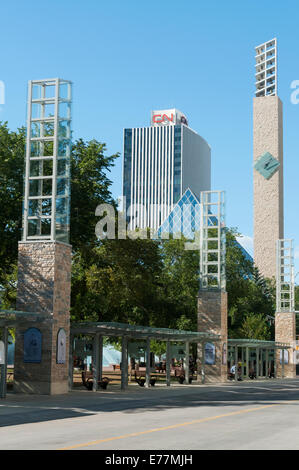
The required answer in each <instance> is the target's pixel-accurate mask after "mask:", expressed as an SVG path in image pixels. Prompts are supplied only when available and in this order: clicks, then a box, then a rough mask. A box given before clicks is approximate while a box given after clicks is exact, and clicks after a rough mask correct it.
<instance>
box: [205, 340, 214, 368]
mask: <svg viewBox="0 0 299 470" xmlns="http://www.w3.org/2000/svg"><path fill="white" fill-rule="evenodd" d="M205 364H209V365H213V364H215V344H213V343H206V345H205Z"/></svg>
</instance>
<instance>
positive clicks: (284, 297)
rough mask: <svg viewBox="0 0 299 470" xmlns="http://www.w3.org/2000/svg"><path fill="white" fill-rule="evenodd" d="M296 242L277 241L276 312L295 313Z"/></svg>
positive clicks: (290, 240) (287, 240)
mask: <svg viewBox="0 0 299 470" xmlns="http://www.w3.org/2000/svg"><path fill="white" fill-rule="evenodd" d="M293 242H294V240H292V239H285V238H284V239H279V240H277V273H276V311H277V312H295V277H294V243H293Z"/></svg>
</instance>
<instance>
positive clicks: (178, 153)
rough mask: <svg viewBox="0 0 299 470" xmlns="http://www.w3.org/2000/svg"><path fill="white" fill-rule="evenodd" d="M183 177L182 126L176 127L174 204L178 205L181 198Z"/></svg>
mask: <svg viewBox="0 0 299 470" xmlns="http://www.w3.org/2000/svg"><path fill="white" fill-rule="evenodd" d="M181 175H182V126H174V181H173V202H174V204H176V203H177V202H178V200H179V198H180V196H181Z"/></svg>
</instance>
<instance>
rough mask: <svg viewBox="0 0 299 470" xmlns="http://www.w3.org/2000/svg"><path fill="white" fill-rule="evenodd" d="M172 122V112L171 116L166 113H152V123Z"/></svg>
mask: <svg viewBox="0 0 299 470" xmlns="http://www.w3.org/2000/svg"><path fill="white" fill-rule="evenodd" d="M166 120H167V121H168V122H173V114H171V116H167V114H154V115H153V123H154V124H161V123H162V122H166Z"/></svg>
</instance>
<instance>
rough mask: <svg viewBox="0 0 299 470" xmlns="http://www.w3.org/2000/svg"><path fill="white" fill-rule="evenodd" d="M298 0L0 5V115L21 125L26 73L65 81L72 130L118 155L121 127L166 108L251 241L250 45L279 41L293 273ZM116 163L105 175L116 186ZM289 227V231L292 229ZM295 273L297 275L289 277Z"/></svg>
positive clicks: (60, 0)
mask: <svg viewBox="0 0 299 470" xmlns="http://www.w3.org/2000/svg"><path fill="white" fill-rule="evenodd" d="M298 10H299V6H298V2H297V0H284V2H273V1H268V0H263V1H262V2H261V1H257V0H247V1H242V2H241V1H240V0H238V1H236V0H227V1H226V2H224V1H223V0H217V1H210V2H206V1H205V2H203V1H201V0H197V1H195V0H189V1H188V0H186V1H185V2H182V1H178V0H164V1H157V0H151V1H135V0H127V1H119V0H117V1H110V2H107V1H105V2H104V1H101V0H85V1H84V2H83V1H82V0H52V1H51V2H40V1H36V0H27V1H23V0H11V1H10V2H8V1H6V2H4V1H3V2H1V7H0V21H1V24H0V40H1V56H0V57H1V59H0V60H1V67H0V80H2V81H4V83H5V87H6V100H5V104H4V106H2V107H0V120H7V121H8V122H9V126H10V128H12V129H15V128H17V127H18V126H21V125H23V124H24V123H25V114H26V105H25V101H26V86H27V81H28V80H29V79H39V78H51V77H57V76H59V77H62V78H66V79H70V80H72V81H73V83H74V106H73V129H74V136H75V138H77V137H83V138H84V139H92V138H96V139H98V140H100V141H102V142H105V143H106V144H107V151H108V153H114V152H122V145H123V142H122V139H123V128H124V127H137V126H144V125H149V120H150V111H151V110H152V109H165V108H168V107H169V108H171V107H176V108H178V109H180V110H181V111H183V112H184V113H185V114H186V116H187V118H188V119H189V124H190V126H191V127H192V128H193V129H194V130H196V131H197V132H198V133H199V134H201V135H202V136H203V137H204V138H205V139H206V140H207V141H208V142H209V144H210V146H211V148H212V187H213V189H224V190H226V191H227V224H228V225H229V226H235V227H238V229H239V231H240V232H241V233H242V234H244V235H245V236H246V237H248V238H247V239H246V240H247V241H248V243H249V244H250V242H251V240H250V237H252V231H253V223H252V216H253V211H252V98H253V96H254V47H255V46H256V45H258V44H260V43H262V42H264V41H268V40H269V39H272V38H273V37H277V39H278V76H279V79H278V94H279V96H280V98H281V99H282V101H283V104H284V155H285V159H284V162H285V168H284V175H285V176H284V182H285V237H288V238H295V246H296V247H297V249H296V253H297V257H298V258H297V261H296V264H297V266H296V271H299V217H297V213H298V210H297V205H298V186H299V184H298V175H299V161H298V129H299V105H294V104H291V101H290V95H291V91H292V90H291V89H290V84H291V82H292V81H293V80H299V61H298V50H299V35H298ZM121 171H122V160H121V158H120V159H119V161H118V163H117V165H116V166H115V168H114V169H113V171H112V173H111V179H112V180H113V194H114V196H115V197H117V196H119V195H121ZM297 234H298V235H297ZM297 279H298V278H297Z"/></svg>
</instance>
